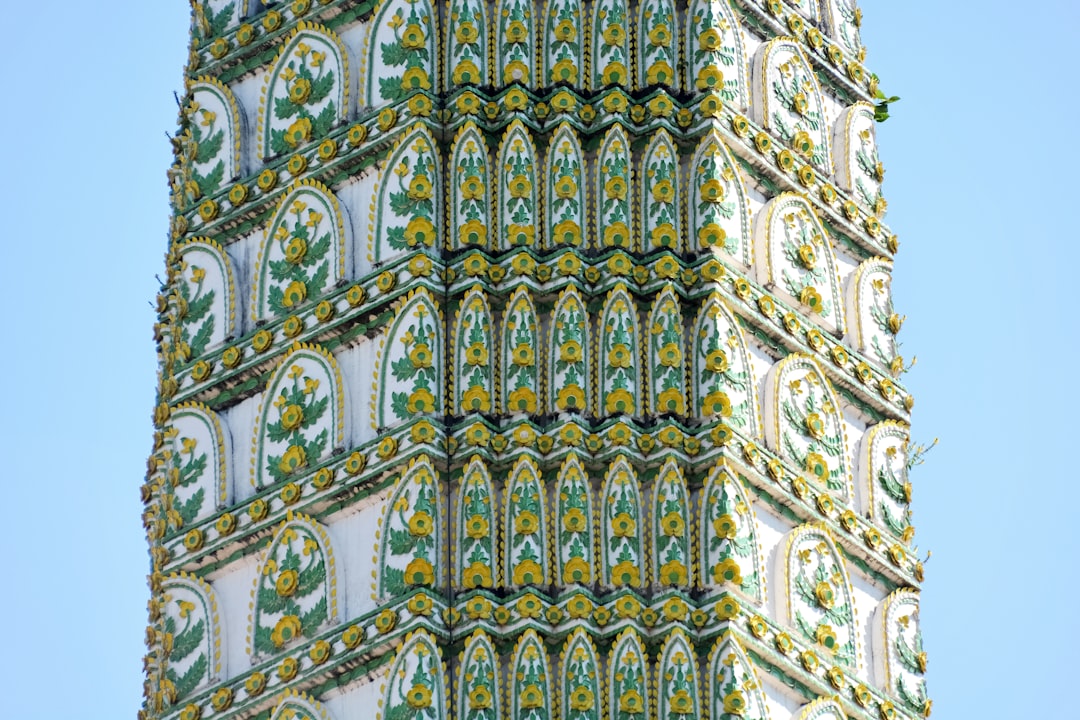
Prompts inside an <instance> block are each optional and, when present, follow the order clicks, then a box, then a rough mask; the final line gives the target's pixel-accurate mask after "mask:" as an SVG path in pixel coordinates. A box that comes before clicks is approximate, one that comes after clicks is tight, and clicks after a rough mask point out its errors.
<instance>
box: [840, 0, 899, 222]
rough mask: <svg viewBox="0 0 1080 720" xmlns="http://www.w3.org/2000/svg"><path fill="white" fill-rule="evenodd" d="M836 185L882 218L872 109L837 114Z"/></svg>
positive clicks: (860, 105) (881, 174) (864, 105)
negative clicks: (838, 116)
mask: <svg viewBox="0 0 1080 720" xmlns="http://www.w3.org/2000/svg"><path fill="white" fill-rule="evenodd" d="M841 1H842V0H841ZM833 136H834V140H833V147H835V148H836V184H837V185H839V186H840V187H841V188H843V189H844V190H847V191H848V192H849V193H851V195H852V197H853V198H854V199H855V200H856V201H857V202H859V203H860V204H862V205H863V206H864V207H865V208H867V209H868V210H869V211H870V212H872V213H875V214H877V215H878V216H881V215H884V214H885V207H886V203H885V198H884V197H883V196H882V194H881V183H882V181H883V180H884V179H885V166H884V165H883V164H882V162H881V159H880V158H879V157H878V147H877V131H876V121H875V120H874V106H873V105H871V104H870V103H868V102H857V103H855V104H854V105H852V106H851V107H849V108H847V109H845V110H844V111H843V112H842V113H840V118H839V119H838V120H837V121H836V126H835V129H834V131H833Z"/></svg>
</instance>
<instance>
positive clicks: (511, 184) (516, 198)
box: [495, 120, 543, 250]
mask: <svg viewBox="0 0 1080 720" xmlns="http://www.w3.org/2000/svg"><path fill="white" fill-rule="evenodd" d="M495 166H496V167H497V168H498V170H499V186H498V196H499V197H498V207H497V209H496V212H495V222H496V225H497V237H496V242H495V247H496V249H497V250H509V249H511V248H514V247H540V246H541V245H542V244H543V243H542V242H541V238H540V237H539V236H538V235H537V229H538V228H539V226H540V202H539V199H540V194H539V193H540V188H539V187H538V185H537V177H536V171H537V170H538V168H537V160H536V147H535V146H534V145H533V140H532V136H531V135H530V134H529V131H528V130H527V129H526V128H525V125H524V123H522V122H521V121H520V120H514V121H513V122H512V123H510V127H508V128H507V129H506V132H505V133H503V137H502V142H501V143H499V154H498V161H497V162H496V164H495Z"/></svg>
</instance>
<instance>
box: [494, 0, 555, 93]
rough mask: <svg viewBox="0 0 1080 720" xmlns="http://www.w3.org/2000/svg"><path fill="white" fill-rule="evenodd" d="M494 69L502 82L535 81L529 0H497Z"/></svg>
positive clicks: (532, 12)
mask: <svg viewBox="0 0 1080 720" xmlns="http://www.w3.org/2000/svg"><path fill="white" fill-rule="evenodd" d="M494 22H495V72H496V73H501V75H500V76H499V77H497V78H496V80H499V79H501V80H502V84H504V85H509V84H511V83H515V82H516V83H521V84H522V85H531V84H543V83H536V80H537V74H536V55H537V53H536V10H535V6H534V4H533V3H532V1H531V0H499V1H498V4H497V6H496V15H495V20H494Z"/></svg>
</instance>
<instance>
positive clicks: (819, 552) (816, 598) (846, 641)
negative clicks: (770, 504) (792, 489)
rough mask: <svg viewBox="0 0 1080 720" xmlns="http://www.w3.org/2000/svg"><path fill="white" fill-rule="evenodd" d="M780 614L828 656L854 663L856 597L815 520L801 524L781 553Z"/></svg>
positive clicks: (840, 559) (836, 552)
mask: <svg viewBox="0 0 1080 720" xmlns="http://www.w3.org/2000/svg"><path fill="white" fill-rule="evenodd" d="M784 577H785V583H786V585H787V587H786V592H787V597H786V602H785V603H783V604H784V605H785V606H786V607H785V614H786V619H787V621H788V622H789V623H790V624H791V626H792V627H794V628H795V629H796V630H797V631H798V634H799V636H800V638H801V639H802V640H803V642H806V643H808V644H810V645H813V646H814V647H815V648H816V649H817V651H818V652H819V653H822V654H824V655H825V656H826V657H828V658H829V661H828V662H827V663H826V664H838V665H843V666H845V667H848V668H851V669H853V670H854V669H857V667H858V654H857V643H858V630H857V627H856V620H855V601H854V597H853V593H852V589H851V579H850V578H849V577H848V573H847V568H846V566H845V564H844V558H843V556H842V555H841V554H840V551H839V550H838V549H837V547H836V543H835V542H834V541H833V538H832V535H831V534H830V533H829V531H828V529H827V528H826V527H825V526H824V525H823V524H820V523H810V524H806V525H800V526H799V527H797V528H795V529H794V530H792V531H791V534H790V535H789V536H788V541H787V549H786V552H785V554H784Z"/></svg>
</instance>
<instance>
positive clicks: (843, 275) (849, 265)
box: [829, 236, 859, 325]
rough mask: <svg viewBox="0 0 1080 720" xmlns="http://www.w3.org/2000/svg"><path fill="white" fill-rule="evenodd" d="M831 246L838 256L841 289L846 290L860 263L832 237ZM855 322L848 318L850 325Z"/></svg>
mask: <svg viewBox="0 0 1080 720" xmlns="http://www.w3.org/2000/svg"><path fill="white" fill-rule="evenodd" d="M829 244H830V245H832V249H833V255H835V256H836V274H837V275H839V276H840V287H842V288H846V287H847V282H848V278H850V277H851V274H852V273H853V272H855V268H857V267H859V262H858V261H857V260H855V259H854V258H853V257H851V255H849V254H848V253H847V251H846V250H845V249H844V247H843V246H842V245H840V244H839V243H837V242H835V241H834V240H833V239H832V237H831V236H830V237H829ZM854 322H855V319H854V318H848V325H851V324H852V323H854Z"/></svg>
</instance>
